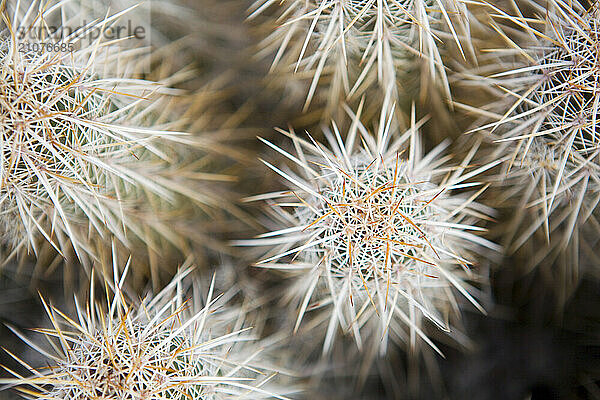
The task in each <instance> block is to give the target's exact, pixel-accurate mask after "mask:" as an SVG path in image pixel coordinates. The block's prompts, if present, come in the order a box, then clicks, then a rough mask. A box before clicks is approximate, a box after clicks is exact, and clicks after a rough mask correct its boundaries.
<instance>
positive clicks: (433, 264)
mask: <svg viewBox="0 0 600 400" xmlns="http://www.w3.org/2000/svg"><path fill="white" fill-rule="evenodd" d="M350 114H351V115H353V120H352V126H351V128H350V130H349V131H348V134H347V136H346V140H345V142H344V141H343V140H342V138H341V133H340V132H339V130H338V128H337V126H336V124H335V123H334V124H333V130H326V131H325V132H324V134H325V136H326V137H327V138H328V143H329V148H326V147H325V146H324V145H322V144H320V143H317V142H315V141H314V140H313V139H312V137H309V138H310V140H304V139H301V138H300V137H298V136H296V135H295V133H294V132H293V131H290V132H284V131H281V133H283V134H284V135H286V136H287V137H289V138H290V140H291V141H292V143H293V144H294V148H295V151H296V154H291V153H289V152H287V151H285V150H283V149H282V148H280V147H277V146H275V145H273V144H272V143H270V142H268V141H264V142H265V143H266V144H267V145H268V146H269V147H271V148H273V149H274V150H275V151H277V152H278V153H279V154H281V155H283V156H284V157H286V158H287V159H289V160H291V161H292V162H293V164H294V168H293V169H290V170H288V169H282V168H279V167H276V166H274V165H272V164H270V163H266V164H267V165H268V166H269V167H270V168H271V169H272V170H274V171H275V172H277V173H278V174H279V175H280V176H281V177H283V178H284V179H285V180H286V184H287V189H286V190H283V191H280V192H275V193H267V194H264V195H258V196H255V197H252V198H250V200H258V199H260V200H267V201H269V204H270V205H271V207H272V211H271V212H270V213H269V215H270V216H271V218H272V219H273V221H274V222H275V221H276V222H277V223H276V224H274V225H273V230H272V231H271V232H268V233H265V234H263V235H260V236H259V237H258V238H256V239H251V240H247V241H237V242H235V243H236V244H237V245H244V246H266V247H267V249H268V251H267V252H266V255H265V256H264V257H263V259H262V260H260V261H259V262H258V263H257V266H261V267H265V268H272V269H282V270H289V271H294V272H295V274H294V276H295V284H294V285H293V288H292V289H291V290H292V292H293V294H291V295H290V296H291V297H294V298H295V299H296V300H298V299H299V300H300V307H299V311H298V317H297V322H296V329H297V328H298V326H299V324H300V322H301V321H302V319H303V317H304V315H305V313H307V312H308V311H309V310H311V309H313V308H321V307H323V306H325V305H329V307H327V308H326V309H327V312H328V313H329V316H330V317H329V328H328V331H327V335H326V337H325V338H324V348H323V350H324V352H328V351H329V350H330V349H331V345H332V342H333V339H334V337H335V336H334V334H335V332H336V326H337V325H339V326H340V327H341V328H342V329H343V330H344V331H349V332H352V334H353V336H354V339H355V341H356V344H357V345H358V347H359V348H361V347H362V343H363V341H364V340H365V338H368V337H372V336H373V334H372V333H361V332H362V331H361V329H362V328H364V329H370V330H371V331H369V332H376V335H375V336H377V338H378V339H379V340H378V341H377V343H379V346H380V350H381V352H383V353H385V348H386V346H387V340H386V338H387V337H388V335H390V330H392V331H396V330H399V331H400V333H399V336H400V337H404V336H405V334H404V333H403V332H402V330H403V329H404V328H403V326H407V327H408V328H409V331H410V337H411V341H412V344H413V345H414V343H415V340H416V338H417V336H420V337H421V338H422V339H423V340H425V341H426V342H427V343H429V345H431V346H432V347H433V348H435V349H437V347H436V346H435V344H434V343H433V342H431V341H430V340H429V339H428V338H427V336H426V335H425V333H424V332H423V331H422V329H421V317H426V318H427V319H429V320H431V321H432V322H434V323H435V324H436V325H437V326H438V327H439V328H441V329H443V330H449V325H448V322H447V321H446V320H445V316H446V315H447V313H448V312H449V311H450V304H452V303H453V302H454V301H455V299H454V295H453V294H452V291H451V290H448V289H450V288H454V289H456V290H457V291H458V292H460V293H461V294H462V295H463V296H464V297H465V298H467V299H468V300H469V301H471V302H472V303H473V304H474V305H475V306H476V307H477V308H479V309H481V310H482V307H481V306H480V305H479V303H478V302H477V301H476V300H475V298H474V297H473V295H472V294H471V293H472V292H471V286H470V285H469V283H467V281H468V280H469V279H472V280H474V281H477V280H480V279H483V280H485V278H484V277H478V276H477V271H476V270H472V269H471V267H472V265H473V263H474V262H476V260H474V259H473V256H474V255H476V254H478V250H481V249H488V250H489V249H492V250H493V251H499V250H500V249H499V247H498V246H497V245H495V244H493V243H491V242H489V241H487V240H485V239H484V238H482V237H480V236H477V235H476V234H475V232H478V231H481V230H484V228H483V227H481V226H479V225H478V222H480V221H481V220H482V219H486V218H489V217H490V216H491V215H493V211H492V210H491V209H489V208H487V207H485V206H483V205H481V204H478V203H476V202H475V201H474V200H475V198H476V197H477V195H478V194H480V193H481V192H482V191H483V190H484V189H485V186H484V187H483V188H479V190H477V191H476V192H475V193H466V194H458V193H456V192H457V191H460V190H461V189H465V188H470V187H476V186H478V185H480V183H477V182H469V179H470V178H472V177H475V176H477V175H478V174H479V173H481V172H483V171H485V170H487V169H489V168H492V167H493V166H494V165H497V163H492V164H489V165H484V166H481V167H479V168H476V169H474V170H471V171H469V172H466V170H467V166H468V164H469V162H470V159H471V157H472V155H473V154H474V152H475V150H476V148H474V149H473V150H472V151H471V152H470V153H469V156H467V157H466V158H465V159H464V160H463V162H462V163H461V164H460V165H458V166H456V167H455V169H451V168H450V167H448V166H447V165H445V164H446V162H447V161H448V157H447V156H444V155H443V150H444V145H440V146H439V147H437V148H435V149H434V150H432V151H431V152H429V153H428V154H425V155H422V154H421V144H420V139H419V134H418V133H417V131H418V129H419V127H420V125H421V124H422V122H419V123H416V122H414V120H413V125H412V127H411V128H410V129H409V130H408V131H407V132H405V133H404V134H399V133H398V132H394V131H390V129H389V127H390V125H389V119H388V120H386V118H382V121H383V124H382V125H380V126H379V128H378V130H377V135H376V138H374V137H372V136H370V135H369V134H368V133H367V131H366V128H365V127H364V126H363V125H362V124H361V123H360V121H359V116H356V115H354V114H352V113H350ZM388 118H391V116H390V117H388ZM359 140H360V141H361V142H362V143H363V145H362V147H359V146H357V145H356V144H357V142H358V141H359ZM407 141H408V143H407ZM450 171H451V172H450ZM373 322H376V324H373Z"/></svg>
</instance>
